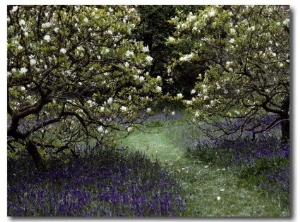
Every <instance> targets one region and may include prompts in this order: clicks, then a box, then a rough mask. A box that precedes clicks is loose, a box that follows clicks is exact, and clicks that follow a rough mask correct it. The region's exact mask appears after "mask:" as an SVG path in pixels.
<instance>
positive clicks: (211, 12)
mask: <svg viewBox="0 0 300 222" xmlns="http://www.w3.org/2000/svg"><path fill="white" fill-rule="evenodd" d="M215 14H216V12H215V10H214V9H211V10H210V12H209V13H208V15H209V16H210V17H213V16H215Z"/></svg>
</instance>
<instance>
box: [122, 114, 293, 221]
mask: <svg viewBox="0 0 300 222" xmlns="http://www.w3.org/2000/svg"><path fill="white" fill-rule="evenodd" d="M155 121H157V120H155ZM161 122H162V123H163V124H160V126H159V127H156V128H155V127H154V128H151V129H150V130H149V128H145V129H144V130H146V129H147V130H149V132H148V133H145V132H143V131H138V130H136V131H134V132H132V134H131V135H130V136H129V137H127V138H126V139H125V140H123V141H122V142H123V144H124V145H126V146H128V147H129V148H130V149H132V150H140V151H142V152H144V153H145V154H146V155H147V156H149V157H150V158H151V159H152V160H157V161H158V162H159V163H161V164H162V165H163V166H164V167H166V169H168V170H169V171H170V172H171V173H172V174H173V175H174V177H176V178H177V179H178V180H179V181H180V183H181V185H182V188H183V190H184V195H185V198H186V210H185V212H184V213H183V216H187V217H289V213H290V212H289V208H288V207H287V206H285V205H283V204H282V201H280V197H279V196H277V195H276V194H272V193H270V192H268V191H266V190H263V189H262V188H260V187H259V186H257V185H255V184H253V183H251V182H249V181H247V180H243V179H241V178H240V177H239V176H238V173H237V171H236V170H235V169H234V168H231V167H220V166H218V165H216V164H212V163H210V162H206V161H201V160H200V159H198V160H197V159H194V158H190V157H189V156H187V155H186V152H185V149H186V147H185V144H184V142H185V141H183V140H182V134H183V133H184V131H185V133H187V134H189V135H192V134H199V132H198V131H197V130H195V129H193V127H192V126H190V125H188V123H187V122H186V121H185V118H182V119H180V120H173V121H163V120H162V121H161ZM156 125H157V124H156ZM187 129H188V130H187ZM186 130H187V131H188V132H186ZM194 136H200V135H194Z"/></svg>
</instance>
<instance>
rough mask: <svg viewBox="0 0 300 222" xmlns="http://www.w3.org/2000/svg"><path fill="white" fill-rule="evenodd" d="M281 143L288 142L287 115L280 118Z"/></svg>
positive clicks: (288, 127)
mask: <svg viewBox="0 0 300 222" xmlns="http://www.w3.org/2000/svg"><path fill="white" fill-rule="evenodd" d="M281 120H282V122H281V143H289V141H290V120H289V116H288V115H284V116H283V115H282V116H281Z"/></svg>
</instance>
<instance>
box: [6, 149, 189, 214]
mask: <svg viewBox="0 0 300 222" xmlns="http://www.w3.org/2000/svg"><path fill="white" fill-rule="evenodd" d="M122 152H123V153H121V151H118V152H117V151H112V150H105V149H103V150H101V151H100V152H99V153H98V154H97V155H86V156H85V157H83V158H78V159H73V160H71V161H70V162H69V163H67V164H64V163H63V162H57V161H53V163H52V165H51V168H50V169H49V170H48V171H45V172H41V171H35V170H34V171H32V170H30V168H29V165H28V161H26V157H25V158H23V159H19V160H18V161H13V160H10V161H9V163H8V192H7V197H8V199H7V200H8V201H7V211H8V216H84V217H90V216H91V217H97V216H151V217H152V216H180V215H181V213H182V212H183V210H184V208H185V203H184V201H183V198H182V196H181V194H180V188H179V186H178V184H177V182H176V180H175V179H174V178H172V176H170V175H169V173H168V172H167V171H165V170H163V169H162V168H161V167H160V165H159V164H158V163H157V162H154V163H153V162H150V160H149V159H148V158H147V157H145V155H143V154H142V153H139V152H136V153H127V151H122ZM21 166H23V167H22V168H21Z"/></svg>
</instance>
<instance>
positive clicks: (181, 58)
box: [179, 53, 194, 62]
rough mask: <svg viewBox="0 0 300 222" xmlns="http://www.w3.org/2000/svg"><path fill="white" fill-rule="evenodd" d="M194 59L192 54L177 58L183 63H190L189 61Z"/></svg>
mask: <svg viewBox="0 0 300 222" xmlns="http://www.w3.org/2000/svg"><path fill="white" fill-rule="evenodd" d="M193 57H194V53H191V54H188V55H184V56H182V57H180V58H179V60H180V61H185V62H189V61H191V59H192V58H193Z"/></svg>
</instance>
